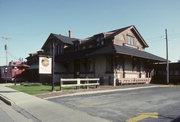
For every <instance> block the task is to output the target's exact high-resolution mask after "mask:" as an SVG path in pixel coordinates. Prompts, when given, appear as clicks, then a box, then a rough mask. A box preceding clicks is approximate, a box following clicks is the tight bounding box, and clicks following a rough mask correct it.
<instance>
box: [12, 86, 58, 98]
mask: <svg viewBox="0 0 180 122" xmlns="http://www.w3.org/2000/svg"><path fill="white" fill-rule="evenodd" d="M9 87H10V88H12V89H15V90H18V91H21V92H25V93H27V94H31V95H36V94H43V93H48V92H51V89H52V86H48V85H39V84H38V85H37V84H35V85H34V84H33V85H32V84H31V85H27V84H25V85H18V86H9ZM55 90H57V91H59V90H60V86H56V87H55Z"/></svg>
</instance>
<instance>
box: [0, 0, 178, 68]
mask: <svg viewBox="0 0 180 122" xmlns="http://www.w3.org/2000/svg"><path fill="white" fill-rule="evenodd" d="M179 5H180V1H179V0H0V37H2V36H5V37H11V39H10V40H9V41H8V42H7V43H8V47H9V48H8V49H9V56H8V60H9V61H10V60H17V59H18V58H19V57H22V58H25V57H27V56H28V54H29V53H33V52H36V51H37V50H40V49H41V47H42V45H43V43H44V42H45V41H46V39H47V38H48V36H49V34H50V33H57V34H63V35H68V30H73V31H74V37H76V38H86V37H89V36H92V35H93V34H96V33H99V32H106V31H110V30H114V29H118V28H122V27H126V26H129V25H135V26H136V28H137V29H138V30H139V32H140V33H141V35H142V36H143V38H144V39H145V40H146V42H147V43H148V45H149V48H147V49H146V51H148V52H150V53H153V54H156V55H158V56H161V57H164V58H165V56H166V55H165V39H164V35H165V34H164V33H165V32H164V31H165V28H167V29H168V37H169V59H170V60H172V61H177V60H179V59H180V53H179V52H180V48H179V45H180V28H179V27H180V14H179V13H180V6H179ZM4 44H5V41H4V40H3V39H2V38H0V65H4V64H5V51H4Z"/></svg>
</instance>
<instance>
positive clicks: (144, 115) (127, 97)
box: [50, 87, 180, 122]
mask: <svg viewBox="0 0 180 122" xmlns="http://www.w3.org/2000/svg"><path fill="white" fill-rule="evenodd" d="M50 101H53V102H57V103H60V104H63V105H66V106H68V107H70V108H72V109H78V110H80V111H83V112H86V113H88V114H90V115H93V116H98V117H102V118H105V119H108V120H113V121H115V122H121V121H131V120H134V121H143V122H144V121H145V122H152V121H153V122H157V121H158V122H171V121H173V122H176V121H177V122H178V121H180V87H159V88H148V89H138V90H131V91H120V92H113V93H104V94H96V95H81V96H73V97H72V96H71V97H64V98H53V99H50Z"/></svg>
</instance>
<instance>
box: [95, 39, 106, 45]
mask: <svg viewBox="0 0 180 122" xmlns="http://www.w3.org/2000/svg"><path fill="white" fill-rule="evenodd" d="M96 41H97V46H101V45H104V40H103V37H101V38H100V37H98V38H97V39H96Z"/></svg>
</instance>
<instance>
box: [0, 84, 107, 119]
mask: <svg viewBox="0 0 180 122" xmlns="http://www.w3.org/2000/svg"><path fill="white" fill-rule="evenodd" d="M0 99H1V100H4V101H6V102H7V103H8V104H9V105H12V106H14V107H15V108H18V109H19V111H20V112H21V113H22V114H23V112H24V113H26V114H29V116H31V117H33V118H34V119H33V120H36V121H39V122H108V121H109V120H105V119H103V118H98V117H94V116H90V115H88V114H86V113H84V112H81V111H77V110H73V109H70V108H68V107H66V106H64V105H60V104H57V103H53V102H50V101H47V100H44V99H41V98H38V97H35V96H32V95H28V94H25V93H22V92H19V91H16V90H13V89H11V88H7V87H5V85H4V84H0ZM26 117H27V118H28V116H26ZM28 119H31V118H28Z"/></svg>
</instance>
